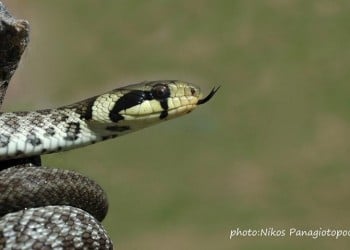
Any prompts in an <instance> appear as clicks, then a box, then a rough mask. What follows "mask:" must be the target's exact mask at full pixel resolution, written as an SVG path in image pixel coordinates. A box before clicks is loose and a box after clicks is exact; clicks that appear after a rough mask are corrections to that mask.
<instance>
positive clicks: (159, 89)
mask: <svg viewBox="0 0 350 250" xmlns="http://www.w3.org/2000/svg"><path fill="white" fill-rule="evenodd" d="M151 93H152V96H153V97H154V98H155V99H158V100H159V99H165V98H168V97H169V96H170V90H169V88H168V86H166V85H163V84H157V85H154V86H153V88H152V89H151Z"/></svg>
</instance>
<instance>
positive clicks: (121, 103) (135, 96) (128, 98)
mask: <svg viewBox="0 0 350 250" xmlns="http://www.w3.org/2000/svg"><path fill="white" fill-rule="evenodd" d="M144 100H152V96H151V95H150V94H149V92H148V91H141V90H133V91H130V92H129V93H127V94H125V95H123V96H122V97H120V98H119V99H118V100H117V101H116V103H115V104H114V107H113V109H112V110H111V112H110V113H109V118H110V119H111V120H112V121H113V122H118V121H120V120H123V119H124V117H123V116H122V115H120V114H119V112H120V111H122V110H125V109H128V108H131V107H133V106H135V105H138V104H141V103H142V102H143V101H144Z"/></svg>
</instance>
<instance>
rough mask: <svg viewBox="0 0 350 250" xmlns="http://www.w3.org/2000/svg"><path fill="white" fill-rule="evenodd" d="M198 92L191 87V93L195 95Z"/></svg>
mask: <svg viewBox="0 0 350 250" xmlns="http://www.w3.org/2000/svg"><path fill="white" fill-rule="evenodd" d="M195 93H196V89H195V88H193V87H191V94H192V95H194V94H195Z"/></svg>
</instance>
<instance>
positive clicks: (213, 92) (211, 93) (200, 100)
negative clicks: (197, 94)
mask: <svg viewBox="0 0 350 250" xmlns="http://www.w3.org/2000/svg"><path fill="white" fill-rule="evenodd" d="M220 87H221V86H219V87H213V89H212V90H211V91H210V93H209V94H208V95H207V96H206V97H204V98H203V99H199V100H198V102H197V105H202V104H204V103H206V102H208V101H209V100H210V99H211V98H212V97H213V96H214V95H215V93H216V92H217V91H218V90H219V89H220Z"/></svg>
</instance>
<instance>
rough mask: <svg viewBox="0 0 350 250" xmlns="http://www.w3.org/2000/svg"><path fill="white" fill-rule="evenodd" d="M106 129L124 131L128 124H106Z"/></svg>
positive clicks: (128, 127) (128, 128)
mask: <svg viewBox="0 0 350 250" xmlns="http://www.w3.org/2000/svg"><path fill="white" fill-rule="evenodd" d="M106 129H107V130H109V131H115V132H123V131H126V130H130V126H118V125H114V126H108V127H106Z"/></svg>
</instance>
